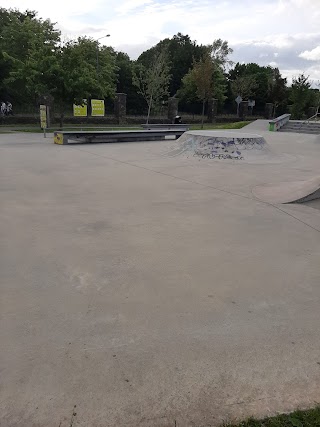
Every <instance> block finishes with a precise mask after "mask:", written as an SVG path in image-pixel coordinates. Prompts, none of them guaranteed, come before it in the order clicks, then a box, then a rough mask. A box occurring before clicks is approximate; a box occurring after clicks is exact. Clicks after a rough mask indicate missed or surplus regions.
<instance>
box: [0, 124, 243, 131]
mask: <svg viewBox="0 0 320 427" xmlns="http://www.w3.org/2000/svg"><path fill="white" fill-rule="evenodd" d="M249 123H250V122H249V121H247V122H233V123H205V124H204V126H203V129H207V130H208V129H241V128H243V127H244V126H246V125H247V124H249ZM63 129H64V130H80V129H83V130H91V131H95V130H135V129H136V130H141V128H140V126H86V125H69V126H68V125H65V126H64V128H63ZM199 129H201V125H200V124H199V125H192V126H191V127H190V130H199ZM56 130H58V127H57V129H56ZM10 131H11V132H33V133H43V130H41V129H40V128H39V127H36V126H32V125H26V126H6V127H3V128H2V129H0V132H2V133H4V132H6V133H7V132H10ZM52 132H53V129H52V128H51V129H50V130H47V133H52Z"/></svg>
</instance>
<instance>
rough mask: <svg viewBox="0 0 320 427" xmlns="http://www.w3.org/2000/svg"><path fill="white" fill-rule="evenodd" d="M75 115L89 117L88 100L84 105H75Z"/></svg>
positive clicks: (84, 101)
mask: <svg viewBox="0 0 320 427" xmlns="http://www.w3.org/2000/svg"><path fill="white" fill-rule="evenodd" d="M73 115H74V116H75V117H87V115H88V106H87V100H86V99H84V100H83V104H82V105H76V104H73Z"/></svg>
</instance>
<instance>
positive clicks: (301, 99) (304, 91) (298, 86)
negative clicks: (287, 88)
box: [290, 74, 311, 119]
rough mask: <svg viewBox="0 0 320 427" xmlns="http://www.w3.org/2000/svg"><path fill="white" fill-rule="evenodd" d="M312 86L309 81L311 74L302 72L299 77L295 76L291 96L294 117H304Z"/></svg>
mask: <svg viewBox="0 0 320 427" xmlns="http://www.w3.org/2000/svg"><path fill="white" fill-rule="evenodd" d="M310 87H311V83H310V81H309V76H305V75H304V74H300V75H299V76H298V77H293V79H292V86H291V96H290V98H291V101H292V102H293V106H292V118H293V119H301V118H302V117H303V114H304V112H305V109H306V107H307V105H308V102H309V100H310V96H311V91H310Z"/></svg>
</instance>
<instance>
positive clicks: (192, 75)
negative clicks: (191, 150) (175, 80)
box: [183, 54, 215, 129]
mask: <svg viewBox="0 0 320 427" xmlns="http://www.w3.org/2000/svg"><path fill="white" fill-rule="evenodd" d="M214 70H215V65H214V63H213V62H212V59H211V57H210V56H209V55H208V54H207V55H204V57H203V58H201V59H200V60H199V61H196V62H194V64H193V68H192V69H191V70H190V71H189V73H188V74H187V75H186V76H185V77H184V78H183V84H184V85H185V86H187V87H188V86H189V88H190V87H192V86H193V87H194V88H196V94H197V97H198V98H199V99H200V100H201V101H202V116H201V128H202V129H203V121H204V111H205V105H206V101H207V100H208V99H210V98H212V96H213V73H214ZM189 90H190V89H189Z"/></svg>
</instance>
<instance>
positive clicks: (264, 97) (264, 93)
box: [229, 63, 273, 109]
mask: <svg viewBox="0 0 320 427" xmlns="http://www.w3.org/2000/svg"><path fill="white" fill-rule="evenodd" d="M272 75H273V68H272V67H269V66H268V67H262V66H260V65H258V64H255V63H250V64H239V63H237V64H236V65H235V67H234V68H233V69H232V70H230V71H229V81H230V85H231V89H232V83H231V82H234V81H236V79H237V78H240V80H239V84H240V83H244V85H245V86H247V85H246V83H249V82H250V81H253V80H252V79H255V81H256V84H257V86H256V88H255V89H254V97H255V101H256V107H257V108H260V109H262V108H264V106H265V103H266V102H268V100H269V99H270V97H269V89H270V80H271V79H272ZM250 78H251V80H250Z"/></svg>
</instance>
